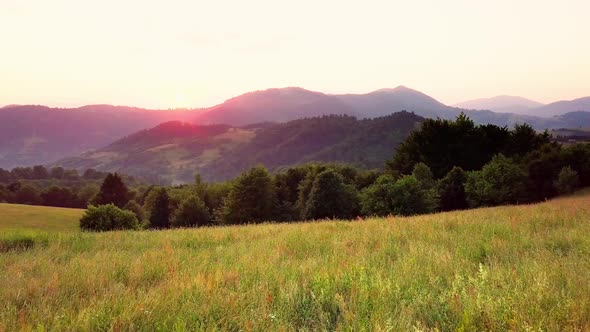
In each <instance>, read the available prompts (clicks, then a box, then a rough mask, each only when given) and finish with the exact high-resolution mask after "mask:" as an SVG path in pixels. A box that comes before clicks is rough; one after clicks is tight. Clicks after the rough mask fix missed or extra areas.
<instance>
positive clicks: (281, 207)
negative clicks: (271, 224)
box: [274, 167, 309, 221]
mask: <svg viewBox="0 0 590 332" xmlns="http://www.w3.org/2000/svg"><path fill="white" fill-rule="evenodd" d="M308 171H309V169H307V168H304V167H293V168H289V169H288V170H287V171H285V172H281V173H279V174H276V175H275V177H274V186H275V193H276V206H275V218H276V220H277V221H293V220H298V219H299V218H300V215H301V213H300V211H299V209H298V208H297V199H298V198H299V186H300V184H301V182H302V181H303V180H304V179H305V177H306V176H307V173H308Z"/></svg>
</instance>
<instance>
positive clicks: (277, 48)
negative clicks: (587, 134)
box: [0, 0, 590, 109]
mask: <svg viewBox="0 0 590 332" xmlns="http://www.w3.org/2000/svg"><path fill="white" fill-rule="evenodd" d="M589 14H590V1H588V0H560V1H558V0H555V1H548V0H494V1H490V0H486V1H484V0H445V1H441V0H412V1H408V0H403V1H398V0H389V1H378V0H363V1H348V0H335V1H332V0H297V1H282V0H248V1H244V0H236V1H228V0H209V1H201V0H192V1H188V0H186V1H185V0H167V1H152V0H101V1H96V0H93V1H87V0H51V1H47V0H0V43H1V44H0V45H1V50H0V82H1V85H0V105H6V104H44V105H50V106H60V107H71V106H80V105H85V104H97V103H106V104H115V105H129V106H138V107H148V108H164V109H165V108H178V107H207V106H212V105H214V104H217V103H220V102H223V101H224V100H226V99H228V98H231V97H233V96H235V95H238V94H241V93H245V92H248V91H252V90H260V89H266V88H273V87H287V86H300V87H304V88H306V89H310V90H315V91H322V92H326V93H365V92H369V91H373V90H377V89H380V88H388V87H389V88H391V87H396V86H398V85H405V86H407V87H410V88H413V89H416V90H419V91H421V92H424V93H426V94H428V95H430V96H432V97H434V98H436V99H437V100H439V101H441V102H443V103H446V104H453V103H457V102H461V101H464V100H469V99H473V98H481V97H491V96H495V95H500V94H509V95H519V96H523V97H527V98H530V99H533V100H537V101H540V102H552V101H556V100H562V99H574V98H578V97H583V96H588V95H590V43H589V42H588V38H589V36H590V20H589V19H588V15H589Z"/></svg>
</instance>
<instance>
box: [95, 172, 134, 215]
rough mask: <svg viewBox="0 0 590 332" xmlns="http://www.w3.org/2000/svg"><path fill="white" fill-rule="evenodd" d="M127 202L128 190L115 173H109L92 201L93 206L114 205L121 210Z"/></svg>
mask: <svg viewBox="0 0 590 332" xmlns="http://www.w3.org/2000/svg"><path fill="white" fill-rule="evenodd" d="M127 202H129V189H128V188H127V186H126V185H125V183H123V180H122V179H121V177H120V176H119V174H117V173H114V174H113V173H109V174H108V175H107V177H106V178H105V179H104V181H103V183H102V186H101V187H100V191H99V192H98V194H97V195H96V197H95V199H94V202H93V203H94V204H95V205H105V204H111V203H112V204H114V205H115V206H117V207H119V208H122V207H123V206H125V204H127Z"/></svg>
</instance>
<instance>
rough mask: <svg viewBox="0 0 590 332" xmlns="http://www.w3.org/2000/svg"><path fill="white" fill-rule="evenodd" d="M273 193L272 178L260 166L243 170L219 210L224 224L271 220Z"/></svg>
mask: <svg viewBox="0 0 590 332" xmlns="http://www.w3.org/2000/svg"><path fill="white" fill-rule="evenodd" d="M274 200H275V193H274V186H273V183H272V178H271V176H270V174H269V173H268V171H267V170H266V169H265V168H264V167H262V166H258V167H254V168H251V169H250V170H248V171H246V172H244V173H243V174H242V175H240V176H239V177H238V178H237V179H236V180H235V181H234V184H233V186H232V188H231V191H230V192H229V195H228V197H227V199H226V201H225V203H224V205H223V207H222V209H221V211H220V216H219V217H220V221H221V222H222V223H224V224H246V223H258V222H264V221H271V220H272V217H273V212H274V211H273V207H274Z"/></svg>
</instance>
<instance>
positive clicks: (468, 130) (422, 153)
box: [387, 113, 550, 179]
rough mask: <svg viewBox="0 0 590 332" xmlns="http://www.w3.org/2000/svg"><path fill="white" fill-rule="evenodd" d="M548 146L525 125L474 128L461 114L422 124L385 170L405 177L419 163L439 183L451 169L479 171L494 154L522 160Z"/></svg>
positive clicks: (543, 136)
mask: <svg viewBox="0 0 590 332" xmlns="http://www.w3.org/2000/svg"><path fill="white" fill-rule="evenodd" d="M549 142H550V137H549V135H548V133H547V132H545V133H543V134H537V133H536V132H535V131H534V129H533V128H532V127H530V126H528V125H516V126H515V128H514V130H513V131H508V130H507V129H506V128H502V127H498V126H495V125H491V124H488V125H480V126H476V125H475V124H474V123H473V121H471V120H470V119H469V118H468V117H467V116H466V115H465V114H463V113H461V115H459V116H458V117H457V119H456V120H455V121H450V120H443V119H428V120H425V121H424V122H423V123H422V126H421V127H420V129H419V130H416V131H414V132H412V133H411V134H410V135H409V136H408V138H406V140H405V141H404V142H403V143H402V144H400V145H399V146H398V148H397V151H396V154H395V156H394V157H393V159H392V160H391V161H389V162H388V163H387V167H388V171H390V172H392V173H398V174H409V173H410V172H411V171H412V168H413V167H414V165H415V164H417V163H419V162H423V163H425V164H426V165H428V166H429V167H430V168H431V169H432V171H433V173H434V177H435V178H436V179H439V178H441V177H443V176H444V175H445V174H447V173H448V172H449V171H450V170H451V169H452V168H453V167H454V166H459V167H461V168H462V169H464V170H467V171H472V170H479V169H481V167H482V166H483V165H484V164H486V163H487V162H488V161H490V160H491V158H492V157H493V156H494V155H496V154H498V153H503V154H505V155H507V156H518V157H519V156H524V155H525V154H526V153H528V152H530V151H533V150H535V149H538V148H539V147H541V146H542V145H543V144H547V143H549Z"/></svg>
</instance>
